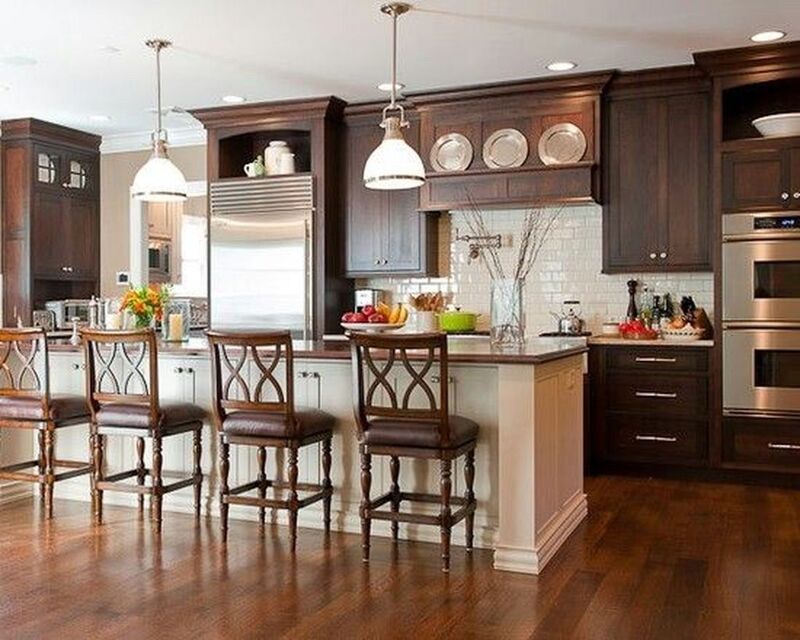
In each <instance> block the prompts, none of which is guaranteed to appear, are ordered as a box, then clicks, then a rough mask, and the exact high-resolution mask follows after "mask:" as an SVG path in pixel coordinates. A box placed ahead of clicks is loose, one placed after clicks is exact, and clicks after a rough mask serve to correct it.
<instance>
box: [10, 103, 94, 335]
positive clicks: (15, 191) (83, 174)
mask: <svg viewBox="0 0 800 640" xmlns="http://www.w3.org/2000/svg"><path fill="white" fill-rule="evenodd" d="M0 126H2V134H3V135H2V138H0V141H2V163H0V165H1V168H2V174H3V175H2V205H3V206H2V209H3V211H2V217H3V274H4V279H3V284H4V286H3V323H4V325H5V326H13V325H14V324H16V322H17V320H18V319H19V320H21V321H22V322H23V323H26V324H27V323H30V322H31V319H32V318H31V312H32V311H33V310H35V309H42V308H44V303H45V302H46V301H47V300H57V299H63V298H88V297H90V296H92V295H95V294H99V293H100V291H99V277H100V198H99V194H100V172H99V166H100V165H99V159H100V154H99V146H100V138H99V137H98V136H95V135H92V134H89V133H84V132H82V131H76V130H75V129H69V128H66V127H61V126H58V125H55V124H51V123H49V122H43V121H41V120H35V119H33V118H25V119H18V120H6V121H4V122H3V123H2V125H0Z"/></svg>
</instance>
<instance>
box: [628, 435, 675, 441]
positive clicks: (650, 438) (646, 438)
mask: <svg viewBox="0 0 800 640" xmlns="http://www.w3.org/2000/svg"><path fill="white" fill-rule="evenodd" d="M635 439H636V440H638V441H639V442H677V441H678V439H677V438H676V437H675V436H643V435H640V434H638V433H637V434H636V438H635Z"/></svg>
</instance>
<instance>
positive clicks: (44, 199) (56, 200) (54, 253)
mask: <svg viewBox="0 0 800 640" xmlns="http://www.w3.org/2000/svg"><path fill="white" fill-rule="evenodd" d="M68 208H69V200H68V199H66V198H65V197H64V196H62V195H59V194H57V193H52V192H50V191H43V190H40V191H37V192H35V193H34V196H33V216H32V218H33V221H32V233H31V237H32V238H33V246H32V251H31V257H32V261H33V272H34V274H35V275H37V276H43V277H48V278H66V277H67V271H66V270H65V267H67V266H68V264H69V255H68V254H69V251H70V236H71V233H70V225H69V219H68V212H67V209H68Z"/></svg>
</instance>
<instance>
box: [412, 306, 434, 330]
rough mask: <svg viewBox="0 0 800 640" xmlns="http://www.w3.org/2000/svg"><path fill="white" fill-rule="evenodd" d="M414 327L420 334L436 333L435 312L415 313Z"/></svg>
mask: <svg viewBox="0 0 800 640" xmlns="http://www.w3.org/2000/svg"><path fill="white" fill-rule="evenodd" d="M414 325H415V326H416V328H417V331H419V332H420V333H436V332H437V331H439V319H438V318H437V317H436V312H435V311H417V315H416V320H415V322H414Z"/></svg>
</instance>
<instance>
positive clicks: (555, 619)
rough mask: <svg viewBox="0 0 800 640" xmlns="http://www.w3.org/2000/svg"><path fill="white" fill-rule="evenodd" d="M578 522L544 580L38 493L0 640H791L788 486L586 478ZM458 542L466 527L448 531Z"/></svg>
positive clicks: (15, 562)
mask: <svg viewBox="0 0 800 640" xmlns="http://www.w3.org/2000/svg"><path fill="white" fill-rule="evenodd" d="M586 485H587V491H588V493H589V509H590V516H589V519H588V521H587V522H586V523H584V524H583V525H582V526H581V527H580V528H579V529H578V531H577V532H576V533H575V534H574V535H573V536H572V538H571V539H570V540H569V541H568V543H567V544H566V546H565V547H564V548H563V549H562V550H561V551H560V552H559V554H558V556H557V557H556V558H555V559H554V560H553V562H552V563H551V564H550V565H549V566H548V567H547V568H546V569H545V571H544V573H543V574H542V575H541V576H538V577H534V576H524V575H517V574H510V573H501V572H497V571H494V570H493V569H492V568H491V554H490V553H489V552H486V551H476V552H475V553H474V554H473V556H472V557H468V556H467V555H466V554H465V553H464V551H463V548H461V547H454V548H453V554H452V571H451V573H450V575H449V576H445V575H443V574H441V573H440V571H439V557H438V547H437V546H436V545H431V544H423V543H413V544H412V543H404V542H401V543H400V545H399V546H398V547H397V548H396V549H394V548H393V546H392V544H391V542H390V541H388V540H386V539H382V538H375V539H374V541H373V551H372V558H373V559H372V562H371V563H370V564H369V565H368V566H364V565H362V563H361V560H360V548H359V537H358V536H354V535H345V534H334V535H333V536H332V537H331V539H330V541H329V544H327V545H326V544H325V540H324V536H323V535H322V534H321V532H318V531H314V530H308V529H305V530H303V529H301V530H300V535H299V541H298V551H297V555H296V557H295V558H292V557H291V555H290V554H289V552H288V536H287V531H286V529H285V528H283V527H267V528H266V530H265V531H264V532H263V534H264V535H263V537H262V532H261V530H260V529H259V526H258V525H257V524H255V523H252V522H237V521H233V522H232V524H231V531H230V542H229V544H228V548H227V551H226V550H224V549H223V548H222V547H221V546H220V544H219V533H218V520H217V519H216V518H209V519H204V520H202V521H201V522H200V524H199V525H196V524H195V521H194V519H193V518H192V517H191V516H185V515H176V514H171V513H167V514H165V520H164V531H163V534H162V537H161V541H160V542H158V540H157V539H155V538H154V536H153V535H152V534H151V532H150V528H149V524H148V523H147V522H145V521H143V520H141V519H140V516H139V514H138V511H136V510H131V509H124V508H113V507H108V508H107V513H106V524H104V525H103V526H102V527H101V528H99V529H97V528H94V527H93V526H92V525H91V524H90V518H89V507H88V504H82V503H75V502H69V501H56V508H55V512H56V519H55V520H53V521H52V522H50V523H47V522H46V521H44V520H42V519H41V514H40V512H39V505H38V501H36V502H35V503H34V502H32V501H24V502H18V503H14V504H11V505H5V506H3V507H2V508H0V637H3V638H14V639H15V640H19V639H23V638H58V639H59V640H65V639H67V638H125V639H126V640H128V639H132V638H158V639H165V638H280V637H287V638H289V637H291V638H337V637H341V638H424V639H428V638H449V637H454V638H487V639H488V638H492V639H495V638H503V639H505V638H542V639H548V640H549V639H554V638H613V639H615V640H616V639H625V638H630V639H636V640H639V639H643V638H680V639H684V638H747V639H751V638H800V492H797V491H792V490H785V489H770V488H764V487H750V486H738V485H723V484H702V483H688V482H678V481H670V480H653V479H644V478H643V479H636V478H620V477H598V478H589V479H588V480H587V483H586ZM454 537H456V538H457V539H458V540H459V542H463V540H462V538H463V527H458V528H457V530H456V531H455V532H454Z"/></svg>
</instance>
